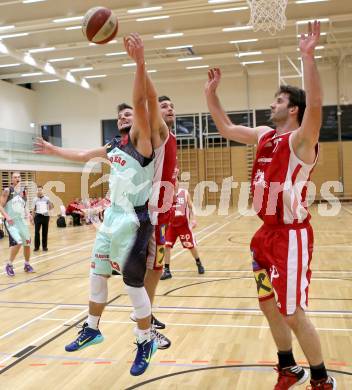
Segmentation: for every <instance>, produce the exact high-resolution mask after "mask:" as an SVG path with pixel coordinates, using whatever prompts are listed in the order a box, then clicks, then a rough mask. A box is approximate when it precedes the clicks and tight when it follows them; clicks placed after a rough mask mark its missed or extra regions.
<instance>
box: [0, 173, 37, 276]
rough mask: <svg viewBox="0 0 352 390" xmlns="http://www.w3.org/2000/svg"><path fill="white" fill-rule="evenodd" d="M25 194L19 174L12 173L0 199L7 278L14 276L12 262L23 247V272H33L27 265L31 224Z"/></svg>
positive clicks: (29, 251) (29, 253)
mask: <svg viewBox="0 0 352 390" xmlns="http://www.w3.org/2000/svg"><path fill="white" fill-rule="evenodd" d="M26 201H27V198H26V193H25V191H24V189H23V188H22V187H21V174H20V173H19V172H14V173H13V174H12V175H11V185H10V187H9V188H5V190H4V191H3V193H2V194H1V197H0V213H1V214H2V215H3V216H4V218H5V228H6V230H7V232H8V234H9V241H10V248H11V249H10V258H9V260H8V262H7V263H6V265H5V272H6V273H7V275H8V276H15V271H14V269H13V262H14V260H15V258H16V256H17V254H18V252H19V250H20V248H21V246H23V254H24V258H25V263H24V271H25V272H34V270H33V268H32V266H31V265H30V264H29V258H30V255H31V236H30V233H29V229H28V225H29V223H32V224H33V219H32V216H31V215H30V213H28V212H27V210H26Z"/></svg>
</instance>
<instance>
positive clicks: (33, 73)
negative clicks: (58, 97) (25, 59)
mask: <svg viewBox="0 0 352 390" xmlns="http://www.w3.org/2000/svg"><path fill="white" fill-rule="evenodd" d="M42 74H43V72H32V73H22V74H21V77H31V76H41V75H42Z"/></svg>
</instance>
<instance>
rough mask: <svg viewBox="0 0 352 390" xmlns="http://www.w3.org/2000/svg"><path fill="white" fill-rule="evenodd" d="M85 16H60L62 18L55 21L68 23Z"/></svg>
mask: <svg viewBox="0 0 352 390" xmlns="http://www.w3.org/2000/svg"><path fill="white" fill-rule="evenodd" d="M83 18H84V16H72V17H70V18H60V19H54V20H53V22H54V23H67V22H74V21H77V20H82V19H83Z"/></svg>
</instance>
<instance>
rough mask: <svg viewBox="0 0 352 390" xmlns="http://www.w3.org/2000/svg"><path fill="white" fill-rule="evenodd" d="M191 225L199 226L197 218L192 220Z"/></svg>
mask: <svg viewBox="0 0 352 390" xmlns="http://www.w3.org/2000/svg"><path fill="white" fill-rule="evenodd" d="M191 226H192V229H194V228H196V227H197V221H196V220H195V219H194V220H193V221H192V222H191Z"/></svg>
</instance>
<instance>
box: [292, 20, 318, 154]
mask: <svg viewBox="0 0 352 390" xmlns="http://www.w3.org/2000/svg"><path fill="white" fill-rule="evenodd" d="M319 37H320V22H317V21H315V22H314V23H313V25H312V24H311V23H309V24H308V35H304V34H302V35H301V40H300V44H299V48H300V51H301V56H302V61H303V78H304V87H305V91H306V109H305V112H304V116H303V120H302V124H301V127H300V128H299V129H298V130H297V131H296V132H295V134H294V137H293V147H294V150H295V152H296V154H297V156H298V157H299V158H301V159H302V160H303V161H306V160H307V161H308V162H313V161H314V159H315V146H316V144H317V143H318V141H319V134H320V128H321V124H322V100H323V92H322V88H321V83H320V77H319V71H318V68H317V65H316V63H315V59H314V51H315V48H316V46H317V45H318V43H319ZM312 160H313V161H312Z"/></svg>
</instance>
